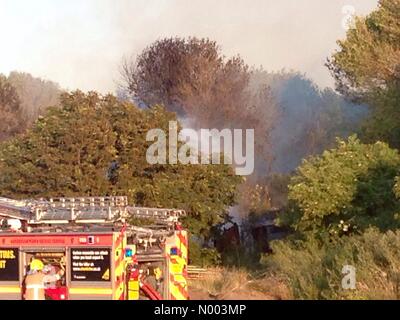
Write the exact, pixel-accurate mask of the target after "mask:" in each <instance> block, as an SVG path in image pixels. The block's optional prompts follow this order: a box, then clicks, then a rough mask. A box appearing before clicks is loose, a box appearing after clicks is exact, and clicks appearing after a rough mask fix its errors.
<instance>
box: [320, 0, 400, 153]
mask: <svg viewBox="0 0 400 320" xmlns="http://www.w3.org/2000/svg"><path fill="white" fill-rule="evenodd" d="M338 44H339V50H338V51H337V52H336V53H334V54H333V56H332V57H331V59H330V60H329V62H328V67H329V69H330V70H331V71H332V73H333V75H334V77H335V79H336V84H337V89H338V90H339V91H340V92H341V93H343V94H344V95H345V96H346V97H348V98H351V99H356V100H357V101H361V102H364V103H367V104H368V105H369V106H370V110H371V113H370V117H369V118H368V119H367V121H366V123H365V124H364V129H363V135H362V138H363V139H364V140H365V141H366V142H371V141H376V140H383V141H385V142H388V143H389V144H390V146H392V147H396V148H399V147H400V139H399V135H398V133H399V131H400V122H399V121H398V120H399V119H400V96H399V94H398V93H399V92H400V0H380V1H379V6H378V8H377V10H375V11H373V12H372V13H371V14H369V15H368V16H367V17H358V18H356V19H355V22H354V25H353V27H352V28H350V30H349V31H348V33H347V37H346V39H344V40H341V41H338Z"/></svg>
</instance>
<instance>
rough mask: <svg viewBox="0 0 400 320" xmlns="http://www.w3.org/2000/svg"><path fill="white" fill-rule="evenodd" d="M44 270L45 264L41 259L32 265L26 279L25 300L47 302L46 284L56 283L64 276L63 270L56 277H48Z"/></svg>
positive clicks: (33, 261)
mask: <svg viewBox="0 0 400 320" xmlns="http://www.w3.org/2000/svg"><path fill="white" fill-rule="evenodd" d="M43 268H44V264H43V262H42V261H41V260H39V259H34V260H32V262H31V263H30V271H29V272H28V274H27V276H26V277H25V296H24V298H25V300H46V296H45V285H46V283H54V282H56V281H58V280H60V279H61V277H62V276H63V275H64V271H63V270H60V271H59V272H58V273H57V274H55V275H46V274H45V273H44V272H43Z"/></svg>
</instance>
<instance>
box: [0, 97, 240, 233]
mask: <svg viewBox="0 0 400 320" xmlns="http://www.w3.org/2000/svg"><path fill="white" fill-rule="evenodd" d="M61 105H62V107H61V108H55V107H54V108H50V109H49V110H48V112H47V113H46V115H45V116H44V117H42V118H40V119H39V120H38V121H37V122H36V124H35V125H34V126H33V128H32V129H31V130H30V131H29V132H28V133H27V134H26V135H24V136H22V137H20V138H17V139H14V140H12V141H10V142H8V143H5V144H2V145H1V146H0V160H1V162H0V190H1V191H0V192H1V194H2V195H3V196H8V197H12V198H30V197H51V196H85V195H86V196H95V195H127V196H128V197H129V200H130V203H133V204H136V205H138V206H146V207H168V208H179V209H184V210H186V211H187V212H188V217H187V219H186V220H185V223H186V224H187V225H188V227H189V229H190V230H191V231H192V232H193V233H194V234H196V235H198V236H203V237H207V236H208V235H209V231H210V228H211V227H212V226H213V225H216V224H218V223H220V222H221V221H223V220H224V218H225V217H226V215H227V211H228V208H229V207H230V206H231V205H233V204H234V203H235V192H236V187H237V185H238V184H239V183H241V181H242V178H240V177H238V176H235V175H234V173H233V170H232V168H230V167H229V166H226V165H210V166H198V165H180V164H179V165H150V164H148V163H147V161H146V150H147V148H148V147H149V145H150V144H151V143H152V142H147V141H146V134H147V132H148V131H149V130H150V129H154V128H160V129H163V130H164V132H168V121H169V120H175V115H174V114H172V113H168V112H166V111H165V110H164V109H163V108H161V107H154V108H152V109H149V110H141V109H139V108H137V107H135V106H134V105H132V104H130V103H126V102H120V101H118V100H117V99H116V98H115V97H113V96H111V95H109V96H105V97H102V96H99V95H98V94H97V93H94V92H92V93H89V94H83V93H82V92H79V91H78V92H75V93H72V94H64V95H63V96H62V100H61Z"/></svg>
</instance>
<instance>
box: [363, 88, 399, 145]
mask: <svg viewBox="0 0 400 320" xmlns="http://www.w3.org/2000/svg"><path fill="white" fill-rule="evenodd" d="M370 105H371V107H370V110H371V113H370V116H369V117H367V119H366V121H365V122H364V123H363V126H362V135H361V138H362V139H363V141H365V142H366V143H372V142H375V141H377V140H381V141H385V142H387V143H388V144H389V145H390V146H391V147H393V148H397V149H399V148H400V138H399V137H400V126H399V123H400V108H399V107H400V86H399V85H398V84H397V85H394V84H393V85H390V86H389V87H388V88H387V89H384V90H377V91H376V92H375V93H374V94H373V95H371V98H370Z"/></svg>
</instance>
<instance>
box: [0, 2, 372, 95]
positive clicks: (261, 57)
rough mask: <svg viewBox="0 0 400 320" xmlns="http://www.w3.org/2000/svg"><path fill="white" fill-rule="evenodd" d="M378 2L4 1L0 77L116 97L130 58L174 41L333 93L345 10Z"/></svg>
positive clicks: (363, 10)
mask: <svg viewBox="0 0 400 320" xmlns="http://www.w3.org/2000/svg"><path fill="white" fill-rule="evenodd" d="M377 2H378V1H377V0H249V1H247V0H219V1H214V0H201V1H198V0H190V1H189V0H34V1H32V0H0V39H1V50H0V73H6V74H8V72H10V71H12V70H18V71H26V72H30V73H32V74H33V75H35V76H40V77H43V78H46V79H49V80H54V81H57V82H58V83H60V84H61V86H63V87H64V88H67V89H75V88H81V89H83V90H93V89H95V90H99V91H101V92H107V91H114V90H115V87H116V85H115V83H116V81H117V80H118V67H119V65H120V62H121V59H122V57H123V56H124V55H125V56H130V55H132V54H133V55H137V54H138V53H140V52H141V50H143V48H145V47H146V46H147V45H148V44H150V43H151V42H153V41H155V40H157V39H159V38H163V37H168V36H176V35H177V36H198V37H209V38H211V39H214V40H216V41H217V42H218V43H219V44H220V45H221V47H222V50H223V53H224V54H225V55H228V56H230V55H234V54H240V55H241V56H242V57H243V58H244V59H245V61H246V62H247V63H248V64H250V65H253V66H260V65H262V66H263V67H264V69H266V70H280V69H282V68H286V69H294V70H298V71H301V72H304V73H307V75H308V76H309V77H311V78H312V79H314V80H315V81H316V82H317V83H318V84H319V85H321V86H327V85H332V79H331V77H330V75H329V73H328V71H327V70H326V68H325V67H324V66H323V64H324V61H325V59H326V57H327V56H328V55H329V54H330V53H331V52H332V51H333V50H334V49H335V47H336V40H337V39H339V38H343V37H344V35H345V29H344V28H343V26H342V24H343V20H344V19H345V15H346V13H345V12H348V11H347V9H346V7H345V6H352V7H354V9H355V12H356V14H358V15H365V14H367V13H368V12H370V11H371V10H372V9H374V8H375V7H376V6H377Z"/></svg>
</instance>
